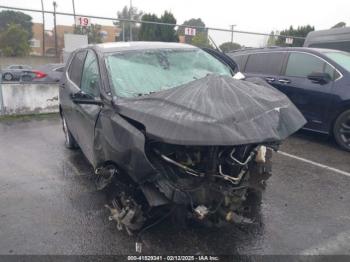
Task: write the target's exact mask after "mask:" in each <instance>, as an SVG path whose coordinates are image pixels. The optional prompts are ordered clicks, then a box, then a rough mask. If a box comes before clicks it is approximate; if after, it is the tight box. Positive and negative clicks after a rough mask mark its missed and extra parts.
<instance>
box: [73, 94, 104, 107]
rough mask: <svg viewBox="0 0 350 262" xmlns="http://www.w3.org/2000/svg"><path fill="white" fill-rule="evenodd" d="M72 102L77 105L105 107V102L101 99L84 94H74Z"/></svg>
mask: <svg viewBox="0 0 350 262" xmlns="http://www.w3.org/2000/svg"><path fill="white" fill-rule="evenodd" d="M72 101H73V103H75V104H82V105H97V106H103V102H102V100H101V99H100V98H96V97H93V96H91V95H88V94H85V93H84V92H78V93H75V94H73V95H72Z"/></svg>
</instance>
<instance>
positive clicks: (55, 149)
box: [0, 115, 350, 255]
mask: <svg viewBox="0 0 350 262" xmlns="http://www.w3.org/2000/svg"><path fill="white" fill-rule="evenodd" d="M0 146H1V149H0V254H26V255H28V254H42V255H47V254H50V255H54V254H55V255H57V254H58V255H71V254H75V255H105V254H124V255H130V254H135V240H136V238H135V237H130V236H128V235H127V233H126V232H120V231H118V230H117V227H116V225H115V223H113V222H110V221H109V220H108V212H107V210H105V208H104V207H103V206H104V204H105V201H106V196H105V193H104V192H100V191H96V189H95V186H94V182H93V170H92V168H91V166H89V164H88V163H87V160H86V159H85V158H84V156H83V155H82V153H81V152H80V151H79V150H76V151H71V150H68V149H66V148H65V147H64V137H63V133H62V129H61V123H60V119H59V117H58V116H56V115H53V116H52V115H51V116H45V117H40V118H37V117H35V118H25V119H12V120H2V121H0ZM281 150H282V151H284V152H287V153H290V154H293V155H296V156H298V157H302V158H306V159H309V160H312V161H315V162H318V163H321V164H323V165H328V166H330V167H333V168H337V169H340V170H342V171H346V172H350V153H347V152H344V151H342V150H340V149H339V148H337V146H336V145H335V143H334V142H333V141H332V140H331V139H328V138H327V137H325V136H322V135H316V134H313V133H309V132H298V133H297V134H295V135H293V136H292V137H290V138H288V139H287V140H286V141H285V142H284V144H283V146H282V147H281ZM267 184H268V185H267V189H266V191H265V192H264V195H263V199H262V204H261V208H260V210H259V212H258V214H257V215H256V218H255V219H256V223H255V224H253V225H249V226H225V227H223V228H212V229H208V228H203V227H200V226H194V227H190V228H181V227H178V226H176V225H174V223H172V221H171V220H166V221H165V222H163V223H162V224H161V225H159V226H157V227H155V228H152V229H151V230H149V231H147V232H146V233H145V234H144V236H143V238H142V240H143V252H144V254H153V255H154V254H166V255H169V254H174V255H180V254H192V255H194V254H216V255H220V254H241V255H242V254H243V255H250V254H328V255H330V254H348V255H349V254H350V177H349V176H346V175H341V174H339V173H337V172H334V171H331V170H328V169H326V168H322V167H318V166H315V165H312V164H310V163H306V162H303V161H300V160H297V159H294V158H290V157H287V156H284V155H280V154H275V156H274V170H273V176H272V177H271V178H270V180H269V181H268V183H267Z"/></svg>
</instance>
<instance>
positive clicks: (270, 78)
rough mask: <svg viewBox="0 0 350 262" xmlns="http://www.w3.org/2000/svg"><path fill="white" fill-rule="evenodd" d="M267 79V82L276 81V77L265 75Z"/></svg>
mask: <svg viewBox="0 0 350 262" xmlns="http://www.w3.org/2000/svg"><path fill="white" fill-rule="evenodd" d="M265 80H266V81H267V82H274V81H275V78H273V77H265Z"/></svg>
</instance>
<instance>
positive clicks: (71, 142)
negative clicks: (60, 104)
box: [62, 116, 78, 149]
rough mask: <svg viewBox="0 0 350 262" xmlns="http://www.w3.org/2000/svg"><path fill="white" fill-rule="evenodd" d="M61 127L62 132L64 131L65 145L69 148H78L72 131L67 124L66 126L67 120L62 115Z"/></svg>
mask: <svg viewBox="0 0 350 262" xmlns="http://www.w3.org/2000/svg"><path fill="white" fill-rule="evenodd" d="M62 128H63V132H64V138H65V146H66V147H67V148H69V149H76V148H78V144H77V142H76V141H75V139H74V137H73V135H72V133H71V132H70V130H69V128H68V126H67V122H66V119H65V118H64V116H62Z"/></svg>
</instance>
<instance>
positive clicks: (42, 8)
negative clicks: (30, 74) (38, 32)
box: [41, 0, 45, 56]
mask: <svg viewBox="0 0 350 262" xmlns="http://www.w3.org/2000/svg"><path fill="white" fill-rule="evenodd" d="M41 10H42V14H43V56H45V13H44V2H43V0H41Z"/></svg>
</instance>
